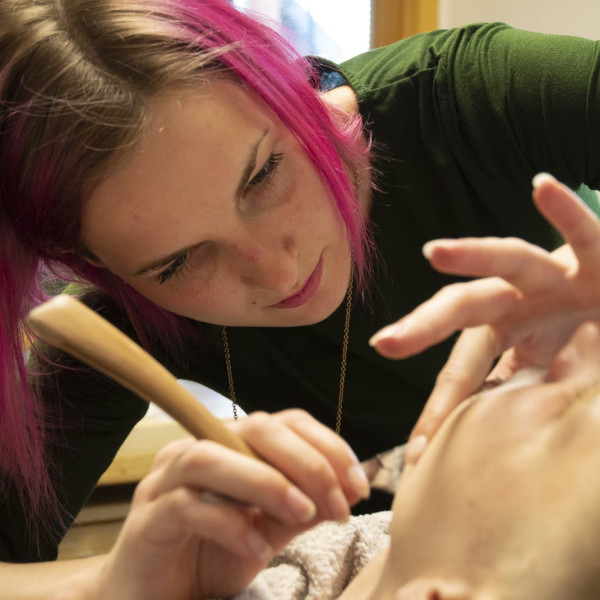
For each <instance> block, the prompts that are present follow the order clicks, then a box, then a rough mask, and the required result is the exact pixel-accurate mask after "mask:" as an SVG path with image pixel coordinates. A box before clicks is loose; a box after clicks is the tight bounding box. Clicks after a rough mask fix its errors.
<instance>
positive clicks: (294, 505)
mask: <svg viewBox="0 0 600 600" xmlns="http://www.w3.org/2000/svg"><path fill="white" fill-rule="evenodd" d="M287 505H288V507H289V508H290V510H291V511H292V513H293V515H294V517H295V518H297V519H299V520H300V522H301V523H309V522H310V521H312V520H313V519H314V518H315V517H316V515H317V507H316V505H315V503H314V502H313V501H312V500H311V499H310V498H308V497H307V496H305V495H304V494H303V493H302V492H301V491H300V490H299V489H298V488H296V487H290V488H289V489H288V492H287Z"/></svg>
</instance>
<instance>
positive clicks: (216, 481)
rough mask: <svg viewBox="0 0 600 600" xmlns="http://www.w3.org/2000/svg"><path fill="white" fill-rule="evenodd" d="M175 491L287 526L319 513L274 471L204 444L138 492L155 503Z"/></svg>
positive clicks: (173, 462) (192, 448)
mask: <svg viewBox="0 0 600 600" xmlns="http://www.w3.org/2000/svg"><path fill="white" fill-rule="evenodd" d="M159 460H160V459H159ZM178 488H192V489H195V490H198V491H200V492H204V491H210V492H211V493H214V494H219V495H221V496H226V497H229V498H232V499H234V500H235V501H237V502H239V503H243V504H247V505H250V506H257V507H260V508H261V509H262V510H264V511H265V512H267V513H268V514H270V515H272V516H273V517H274V518H276V519H279V520H281V521H282V522H284V523H288V524H298V523H308V522H311V521H312V520H313V519H314V518H315V516H316V514H317V507H316V505H315V502H314V501H313V500H312V499H311V498H309V497H308V496H307V494H306V493H304V492H303V491H301V490H300V489H299V488H298V487H297V486H296V485H294V484H293V483H292V482H291V481H289V480H288V479H287V478H286V477H285V476H284V475H283V474H282V473H280V472H279V471H277V470H276V469H275V468H273V467H271V466H270V465H268V464H266V463H263V462H261V461H259V460H256V459H253V458H250V457H247V456H245V455H242V454H240V453H238V452H236V451H234V450H230V449H229V448H225V447H224V446H221V445H220V444H217V443H214V442H210V441H207V440H201V441H197V442H195V443H194V444H192V445H191V446H189V447H186V448H184V450H183V451H182V452H180V453H179V454H178V455H176V456H175V457H173V458H172V460H169V461H167V462H165V463H164V465H163V466H162V467H160V468H158V469H157V470H155V471H153V472H152V473H151V474H150V475H149V476H148V477H146V478H145V479H144V480H143V481H142V482H141V483H140V485H139V486H138V489H137V491H136V494H138V496H141V497H143V498H144V499H145V500H146V501H154V500H156V499H157V498H159V497H160V496H163V495H165V494H167V493H169V492H171V491H173V490H176V489H178Z"/></svg>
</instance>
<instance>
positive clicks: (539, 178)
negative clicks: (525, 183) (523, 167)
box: [531, 173, 556, 189]
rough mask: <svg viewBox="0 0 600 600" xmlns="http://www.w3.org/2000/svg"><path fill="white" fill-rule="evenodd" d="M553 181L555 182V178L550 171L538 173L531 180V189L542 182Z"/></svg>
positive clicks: (537, 186)
mask: <svg viewBox="0 0 600 600" xmlns="http://www.w3.org/2000/svg"><path fill="white" fill-rule="evenodd" d="M548 182H550V183H554V182H556V178H555V177H552V175H550V173H538V174H537V175H535V176H534V178H533V179H532V180H531V184H532V185H533V189H537V188H539V187H540V186H541V185H542V184H543V183H548Z"/></svg>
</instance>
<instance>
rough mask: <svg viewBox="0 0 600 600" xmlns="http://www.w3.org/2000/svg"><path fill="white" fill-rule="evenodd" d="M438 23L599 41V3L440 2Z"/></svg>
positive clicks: (540, 0) (526, 0)
mask: <svg viewBox="0 0 600 600" xmlns="http://www.w3.org/2000/svg"><path fill="white" fill-rule="evenodd" d="M438 19H439V26H440V27H442V28H446V27H454V26H456V25H465V24H467V23H476V22H479V21H504V22H505V23H508V24H509V25H513V26H515V27H519V28H521V29H528V30H530V31H541V32H546V33H564V34H570V35H579V36H582V37H588V38H592V39H600V1H599V0H569V1H568V2H565V1H564V0H438Z"/></svg>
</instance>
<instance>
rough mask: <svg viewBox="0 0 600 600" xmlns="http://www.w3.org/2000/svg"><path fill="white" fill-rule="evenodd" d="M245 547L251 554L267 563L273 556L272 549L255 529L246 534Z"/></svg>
mask: <svg viewBox="0 0 600 600" xmlns="http://www.w3.org/2000/svg"><path fill="white" fill-rule="evenodd" d="M246 546H247V548H248V550H250V552H252V554H254V555H256V556H258V558H259V559H260V560H261V561H265V562H266V561H268V560H269V559H270V558H271V557H272V556H273V548H272V547H271V545H270V544H269V542H267V540H265V538H264V537H263V536H262V535H261V534H260V533H258V531H256V530H255V529H251V530H250V531H249V532H248V533H247V534H246Z"/></svg>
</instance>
